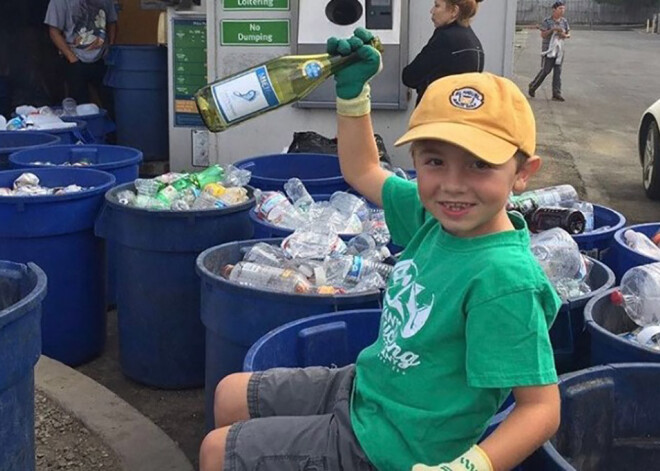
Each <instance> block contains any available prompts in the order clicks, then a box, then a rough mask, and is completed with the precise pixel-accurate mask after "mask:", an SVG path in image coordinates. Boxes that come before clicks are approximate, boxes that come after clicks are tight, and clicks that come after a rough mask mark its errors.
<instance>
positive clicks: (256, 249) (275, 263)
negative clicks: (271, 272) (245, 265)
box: [243, 242, 286, 267]
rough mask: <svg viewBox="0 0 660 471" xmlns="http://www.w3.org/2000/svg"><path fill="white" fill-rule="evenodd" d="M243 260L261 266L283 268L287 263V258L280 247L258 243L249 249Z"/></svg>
mask: <svg viewBox="0 0 660 471" xmlns="http://www.w3.org/2000/svg"><path fill="white" fill-rule="evenodd" d="M243 260H244V261H246V262H252V263H256V264H259V265H268V266H271V267H281V266H282V265H284V263H285V262H286V257H285V255H284V251H283V250H282V249H281V248H280V247H278V246H276V245H272V244H268V243H266V242H258V243H256V244H254V245H253V246H252V247H249V248H248V249H247V251H246V252H245V255H244V256H243Z"/></svg>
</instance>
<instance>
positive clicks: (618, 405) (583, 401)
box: [525, 363, 660, 471]
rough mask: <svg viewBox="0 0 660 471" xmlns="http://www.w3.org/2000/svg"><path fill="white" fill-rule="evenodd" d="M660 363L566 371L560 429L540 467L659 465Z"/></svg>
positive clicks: (532, 463) (538, 457) (541, 453)
mask: <svg viewBox="0 0 660 471" xmlns="http://www.w3.org/2000/svg"><path fill="white" fill-rule="evenodd" d="M659 388H660V365H657V364H656V365H653V364H648V363H621V364H613V365H605V366H598V367H595V368H589V369H586V370H582V371H577V372H575V373H572V374H567V375H564V376H562V377H561V379H560V381H559V390H560V394H561V424H560V426H559V430H558V431H557V434H556V435H555V436H554V437H553V438H552V439H551V440H550V441H548V442H546V443H545V444H544V445H543V446H542V447H541V448H540V449H539V450H538V451H537V452H536V453H534V455H532V457H531V458H530V459H529V460H527V461H526V463H525V464H526V465H527V464H529V467H528V468H527V469H531V470H534V471H586V470H597V469H602V470H633V469H658V442H660V401H658V389H659Z"/></svg>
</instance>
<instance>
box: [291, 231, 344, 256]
mask: <svg viewBox="0 0 660 471" xmlns="http://www.w3.org/2000/svg"><path fill="white" fill-rule="evenodd" d="M317 229H318V230H303V229H299V230H296V231H294V232H293V234H291V235H289V236H288V237H287V238H285V239H284V240H283V241H282V250H284V253H285V255H286V256H287V257H288V258H308V259H317V260H323V259H324V258H325V257H329V256H332V255H339V254H343V253H345V252H346V244H345V243H344V241H343V240H341V238H340V237H339V236H338V235H337V234H336V233H335V232H333V231H331V230H324V229H323V228H317Z"/></svg>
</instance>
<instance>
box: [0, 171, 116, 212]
mask: <svg viewBox="0 0 660 471" xmlns="http://www.w3.org/2000/svg"><path fill="white" fill-rule="evenodd" d="M28 170H29V171H28ZM57 172H87V173H88V174H89V175H96V176H98V177H99V178H105V179H106V180H107V181H106V182H105V183H103V184H101V185H99V186H95V187H92V188H88V189H86V190H82V191H78V192H76V193H69V194H66V195H59V196H55V195H38V196H0V205H7V204H19V205H25V204H42V203H59V202H61V201H71V200H77V199H83V198H88V197H90V196H93V195H96V194H99V193H105V192H106V191H107V190H108V189H109V188H112V186H113V185H114V184H115V181H116V179H115V176H114V175H113V174H111V173H108V172H104V171H102V170H96V169H93V168H80V167H66V168H65V167H49V168H41V167H38V168H35V167H33V168H30V169H26V168H22V169H13V170H3V171H1V172H0V175H7V174H10V173H13V174H15V175H16V177H18V176H20V175H21V174H23V173H34V174H35V175H37V176H39V174H42V173H57Z"/></svg>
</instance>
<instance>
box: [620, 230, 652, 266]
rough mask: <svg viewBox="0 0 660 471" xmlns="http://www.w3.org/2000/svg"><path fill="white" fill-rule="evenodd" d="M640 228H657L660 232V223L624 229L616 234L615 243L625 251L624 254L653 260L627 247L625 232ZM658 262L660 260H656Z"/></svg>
mask: <svg viewBox="0 0 660 471" xmlns="http://www.w3.org/2000/svg"><path fill="white" fill-rule="evenodd" d="M639 227H657V228H658V230H660V222H646V223H643V224H632V225H630V226H625V227H622V228H620V229H619V230H618V231H616V232H615V233H614V242H615V243H616V244H617V246H618V247H617V248H618V249H621V250H623V251H624V253H630V254H634V255H637V256H639V257H644V258H648V259H649V260H653V258H651V257H649V256H647V255H644V254H643V253H639V252H637V251H636V250H633V249H631V248H630V247H628V246H627V245H626V243H625V241H624V240H623V233H624V232H626V231H627V230H628V229H631V230H633V231H634V230H636V229H637V228H639ZM656 261H660V260H656Z"/></svg>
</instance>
